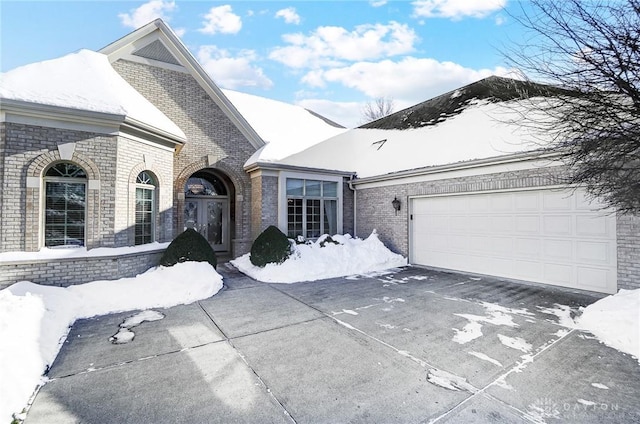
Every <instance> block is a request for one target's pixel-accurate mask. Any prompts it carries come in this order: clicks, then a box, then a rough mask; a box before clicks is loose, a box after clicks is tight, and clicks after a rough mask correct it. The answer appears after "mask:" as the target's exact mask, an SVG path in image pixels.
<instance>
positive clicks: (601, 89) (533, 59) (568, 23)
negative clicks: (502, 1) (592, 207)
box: [504, 0, 640, 213]
mask: <svg viewBox="0 0 640 424" xmlns="http://www.w3.org/2000/svg"><path fill="white" fill-rule="evenodd" d="M520 12H521V13H519V14H518V15H515V16H514V18H515V19H516V20H517V21H518V22H519V23H520V24H521V25H522V26H523V27H524V28H525V29H526V31H527V38H526V40H525V41H524V42H522V43H519V44H517V45H516V46H514V47H513V48H511V49H510V50H508V51H506V52H504V54H505V56H506V58H507V60H508V61H509V62H510V65H512V66H513V67H515V68H518V69H520V70H521V71H522V73H523V74H524V75H526V76H527V77H528V78H530V79H533V80H538V81H540V82H544V83H546V84H549V85H550V86H551V87H555V89H550V90H549V91H548V93H546V96H545V98H544V99H541V98H539V97H538V98H536V99H534V98H533V97H532V98H530V99H529V100H530V101H529V102H528V105H529V107H530V108H531V109H530V111H531V112H532V113H526V114H523V116H522V120H523V121H522V125H528V126H530V127H531V128H535V129H537V130H538V131H541V132H542V133H544V134H546V135H548V136H550V139H551V140H553V143H552V145H551V146H550V147H549V149H551V150H554V151H558V152H562V153H563V156H562V158H563V160H564V163H565V164H566V166H567V168H568V169H569V174H568V177H567V181H566V183H568V184H575V185H580V186H584V187H586V188H587V191H588V192H589V193H590V194H591V195H592V196H594V197H599V198H601V199H603V200H604V201H605V202H606V204H607V205H608V206H612V207H614V208H616V209H617V210H619V211H622V212H632V213H640V0H594V1H589V2H585V1H582V0H562V1H552V0H531V1H530V2H528V3H526V4H523V5H522V8H521V11H520Z"/></svg>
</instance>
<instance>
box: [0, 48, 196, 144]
mask: <svg viewBox="0 0 640 424" xmlns="http://www.w3.org/2000/svg"><path fill="white" fill-rule="evenodd" d="M0 98H1V99H2V106H3V108H5V109H6V108H21V109H38V110H39V111H40V112H42V113H45V114H46V113H56V114H66V115H70V116H71V118H73V119H80V116H79V115H81V113H79V112H80V111H83V112H85V115H86V112H89V113H90V114H91V115H92V116H94V117H95V118H96V119H105V120H110V121H113V122H114V123H124V124H129V125H131V126H132V127H135V128H136V129H138V130H143V131H150V132H152V133H154V134H156V135H160V136H163V137H167V138H169V139H171V140H173V142H174V143H176V142H178V143H183V142H184V141H185V140H186V136H185V134H184V132H183V131H182V130H181V129H180V128H179V127H178V126H177V125H176V124H175V123H174V122H173V121H171V120H170V119H169V118H168V117H167V116H166V115H165V114H164V113H162V112H161V111H160V110H159V109H158V108H156V107H155V106H154V105H153V104H152V103H151V102H149V101H148V100H147V99H146V98H145V97H144V96H142V94H140V93H138V92H137V91H136V90H135V89H134V88H133V87H131V86H130V85H129V84H128V83H127V82H126V81H125V80H124V79H123V78H122V77H121V76H120V75H119V74H118V73H117V72H116V71H115V70H114V69H113V67H112V66H111V64H110V63H109V61H108V59H107V57H106V56H105V55H103V54H100V53H96V52H93V51H90V50H80V51H78V52H76V53H72V54H68V55H66V56H63V57H60V58H57V59H52V60H46V61H43V62H38V63H32V64H29V65H25V66H21V67H18V68H16V69H13V70H11V71H8V72H5V73H3V74H2V78H1V79H0ZM71 118H69V119H71Z"/></svg>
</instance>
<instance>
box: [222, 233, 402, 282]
mask: <svg viewBox="0 0 640 424" xmlns="http://www.w3.org/2000/svg"><path fill="white" fill-rule="evenodd" d="M332 239H333V240H335V241H337V242H338V243H339V244H333V243H326V244H325V246H324V247H321V245H320V243H321V242H322V241H323V240H324V237H321V238H319V239H318V240H317V241H316V242H315V243H312V244H308V245H307V244H300V245H294V249H295V250H294V252H293V254H292V255H291V256H290V257H289V258H288V259H287V260H286V261H284V262H283V263H282V264H267V265H266V266H265V267H264V268H260V267H257V266H254V265H253V264H252V263H251V259H250V254H246V255H244V256H241V257H239V258H236V259H235V260H233V261H231V263H232V264H233V265H234V266H235V267H236V268H238V269H239V270H240V271H241V272H243V273H245V274H247V275H248V276H250V277H252V278H255V279H256V280H259V281H263V282H268V283H296V282H299V281H315V280H320V279H325V278H335V277H343V276H347V275H353V274H364V273H368V272H373V271H380V270H384V269H388V268H394V267H400V266H405V265H407V259H406V258H405V257H403V256H402V255H398V254H396V253H393V252H391V251H390V250H389V249H387V248H386V247H385V245H384V244H382V242H381V241H380V239H379V238H378V235H377V234H376V232H375V231H374V232H373V233H371V235H370V236H369V237H367V238H366V239H364V240H362V239H359V238H352V237H351V236H350V235H348V234H347V235H345V236H341V235H335V236H332Z"/></svg>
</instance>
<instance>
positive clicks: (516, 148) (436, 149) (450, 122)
mask: <svg viewBox="0 0 640 424" xmlns="http://www.w3.org/2000/svg"><path fill="white" fill-rule="evenodd" d="M500 80H503V79H500ZM483 81H484V83H486V82H487V81H486V80H483ZM495 81H496V80H495V79H493V80H490V81H489V82H491V83H494V82H495ZM509 81H513V80H509ZM502 82H504V81H502ZM479 83H480V82H478V83H474V84H471V85H469V86H467V87H463V88H460V89H458V90H455V91H452V92H450V93H446V94H444V95H442V96H438V97H437V98H435V99H432V100H429V101H427V102H423V103H421V104H419V105H416V106H413V107H411V108H408V109H405V110H403V111H400V112H397V113H394V114H392V115H390V116H388V117H386V118H382V119H380V120H378V121H374V122H372V123H369V124H366V125H363V126H361V127H359V128H355V129H352V130H349V131H347V132H345V133H343V134H339V135H337V136H334V137H332V138H330V139H328V140H326V141H324V142H321V143H319V144H316V145H314V146H312V147H310V148H308V149H306V150H304V151H301V152H299V153H296V154H293V155H290V156H288V157H286V158H283V159H282V160H280V161H279V163H280V164H283V165H289V166H299V167H315V168H321V169H327V170H335V171H341V172H354V173H356V174H357V175H358V177H360V178H366V177H373V176H379V175H384V174H389V173H393V172H400V171H406V170H412V169H418V168H425V167H432V166H440V165H449V164H454V163H457V162H465V161H471V160H475V159H488V158H493V157H499V156H504V155H508V154H514V153H521V152H527V151H532V150H537V149H540V148H541V143H543V142H544V141H543V139H544V137H541V134H539V133H534V132H533V131H532V130H531V129H529V128H527V127H526V126H522V125H519V124H518V120H519V117H520V113H522V111H523V109H522V107H523V106H521V105H519V103H518V100H517V97H518V96H515V95H513V96H509V95H505V93H504V92H503V93H502V94H501V95H497V96H496V95H492V94H491V90H489V91H487V92H485V93H482V94H481V93H479V92H478V90H477V89H478V86H477V84H479ZM489 85H493V84H489ZM499 86H500V87H499V88H500V89H504V86H503V85H499ZM489 88H491V87H489ZM515 88H518V89H520V88H521V86H517V87H516V86H514V90H515ZM516 91H517V90H516Z"/></svg>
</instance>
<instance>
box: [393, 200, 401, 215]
mask: <svg viewBox="0 0 640 424" xmlns="http://www.w3.org/2000/svg"><path fill="white" fill-rule="evenodd" d="M391 205H393V209H394V210H395V211H396V215H398V211H399V210H400V201H399V200H398V197H397V196H394V198H393V200H392V201H391Z"/></svg>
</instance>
